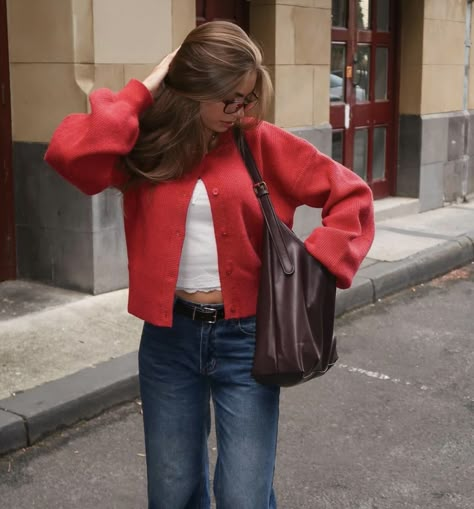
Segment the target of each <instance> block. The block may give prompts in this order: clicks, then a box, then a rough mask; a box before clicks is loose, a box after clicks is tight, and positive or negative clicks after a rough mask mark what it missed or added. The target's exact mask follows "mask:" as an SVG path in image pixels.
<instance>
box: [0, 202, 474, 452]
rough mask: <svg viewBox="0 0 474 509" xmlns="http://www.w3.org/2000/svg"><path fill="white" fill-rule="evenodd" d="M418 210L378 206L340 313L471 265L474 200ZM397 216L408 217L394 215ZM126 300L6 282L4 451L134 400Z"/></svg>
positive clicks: (0, 292)
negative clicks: (372, 229) (364, 252)
mask: <svg viewBox="0 0 474 509" xmlns="http://www.w3.org/2000/svg"><path fill="white" fill-rule="evenodd" d="M397 200H398V201H397ZM394 204H395V205H396V206H395V208H394ZM416 206H417V203H416V200H403V199H396V198H394V199H391V198H389V199H386V200H381V201H379V202H376V209H377V232H376V237H375V241H374V244H373V246H372V248H371V250H370V252H369V255H368V257H367V258H366V260H365V261H364V263H363V265H362V267H361V269H360V270H359V272H358V274H357V276H356V277H355V279H354V283H353V285H352V287H351V288H350V289H349V290H344V291H338V295H337V303H336V313H337V315H338V316H339V315H341V314H342V313H345V312H347V311H349V310H351V309H355V308H357V307H360V306H364V305H366V304H370V303H373V302H376V301H377V300H378V299H380V298H382V297H384V296H386V295H388V294H391V293H394V292H396V291H399V290H402V289H404V288H407V287H410V286H413V285H416V284H419V283H421V282H423V281H427V280H430V279H432V278H434V277H436V276H439V275H441V274H444V273H446V272H448V271H450V270H452V269H454V268H456V267H459V266H462V265H464V264H466V263H469V262H472V261H474V197H471V200H470V202H469V203H466V204H456V205H451V206H448V207H444V208H442V209H437V210H433V211H430V212H425V213H423V214H417V213H413V212H414V207H415V208H416ZM396 210H398V212H396ZM400 210H403V211H404V213H408V215H401V216H400V215H399V216H398V217H393V218H390V216H392V215H394V214H395V215H397V214H400ZM126 302H127V290H120V291H116V292H111V293H109V294H104V295H99V296H91V295H85V294H82V293H78V292H72V291H68V290H63V289H58V288H52V287H48V286H45V285H42V284H38V283H32V282H27V281H8V282H4V283H0V454H3V453H6V452H7V451H11V450H15V449H18V448H22V447H26V446H28V445H31V444H33V443H35V442H37V441H38V440H39V439H41V438H42V437H43V436H45V435H47V434H48V433H52V432H54V431H55V430H57V429H59V428H61V427H64V426H68V425H71V424H73V423H74V422H77V421H79V420H81V419H88V418H91V417H93V416H95V415H97V414H99V413H100V412H102V411H103V410H105V409H107V408H110V407H112V406H113V405H117V404H119V403H122V402H125V401H130V400H132V399H134V398H136V397H137V396H138V382H137V360H136V350H137V348H138V341H139V336H140V331H141V325H142V322H141V321H140V320H138V319H136V318H134V317H132V316H130V315H128V314H127V312H126V305H127V304H126Z"/></svg>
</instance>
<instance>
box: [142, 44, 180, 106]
mask: <svg viewBox="0 0 474 509" xmlns="http://www.w3.org/2000/svg"><path fill="white" fill-rule="evenodd" d="M180 47H181V46H180ZM178 50H179V48H177V49H175V50H174V51H173V53H170V54H169V55H166V57H165V58H163V60H162V61H161V62H160V63H159V64H158V65H157V66H156V67H155V68H154V69H153V71H151V74H150V75H149V76H148V77H147V78H145V79H144V80H143V84H144V85H145V87H146V88H148V90H149V91H150V93H151V95H152V96H153V97H155V95H156V93H157V92H158V88H159V87H160V84H161V82H162V81H163V80H164V78H165V76H166V75H167V74H168V70H169V68H170V64H171V62H172V60H173V58H174V57H175V55H176V53H177V52H178Z"/></svg>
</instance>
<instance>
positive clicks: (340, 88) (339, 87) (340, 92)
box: [329, 73, 367, 102]
mask: <svg viewBox="0 0 474 509" xmlns="http://www.w3.org/2000/svg"><path fill="white" fill-rule="evenodd" d="M355 91H356V100H357V102H364V101H367V99H366V97H365V90H364V89H363V88H362V87H360V86H359V85H356V87H355ZM329 99H330V101H331V102H344V78H341V76H338V75H337V74H332V73H331V74H330V75H329Z"/></svg>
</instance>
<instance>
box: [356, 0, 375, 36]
mask: <svg viewBox="0 0 474 509" xmlns="http://www.w3.org/2000/svg"><path fill="white" fill-rule="evenodd" d="M371 3H372V2H371V0H357V3H356V17H357V28H358V29H359V30H370V12H371V9H370V4H371Z"/></svg>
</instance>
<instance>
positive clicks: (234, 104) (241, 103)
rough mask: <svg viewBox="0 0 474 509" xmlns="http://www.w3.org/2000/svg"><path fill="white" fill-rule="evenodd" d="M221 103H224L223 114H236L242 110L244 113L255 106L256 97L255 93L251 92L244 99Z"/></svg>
mask: <svg viewBox="0 0 474 509" xmlns="http://www.w3.org/2000/svg"><path fill="white" fill-rule="evenodd" d="M222 102H223V103H224V113H237V112H238V111H239V110H240V109H242V108H243V109H244V111H249V110H251V109H252V108H253V107H254V106H255V105H256V104H257V102H258V96H257V94H256V93H255V92H251V93H250V94H249V95H248V96H247V97H246V98H245V99H237V100H234V101H222Z"/></svg>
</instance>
